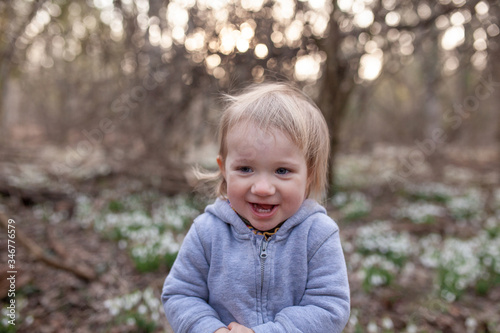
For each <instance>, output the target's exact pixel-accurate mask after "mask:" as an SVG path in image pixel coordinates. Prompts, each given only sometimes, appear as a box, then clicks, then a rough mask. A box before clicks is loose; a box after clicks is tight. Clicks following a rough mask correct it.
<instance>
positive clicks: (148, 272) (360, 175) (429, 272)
mask: <svg viewBox="0 0 500 333" xmlns="http://www.w3.org/2000/svg"><path fill="white" fill-rule="evenodd" d="M413 151H414V150H413ZM44 154H45V155H44ZM51 154H52V153H50V154H49V153H48V152H47V151H45V152H38V153H35V152H31V153H30V154H29V156H30V157H27V155H23V156H17V155H16V156H12V158H9V159H5V158H4V159H0V161H3V162H0V213H2V214H3V217H2V215H1V214H0V219H3V220H5V221H4V222H6V223H7V224H8V223H9V222H11V225H15V238H14V239H13V240H15V256H12V255H11V256H10V257H9V253H8V240H9V238H8V237H7V236H8V235H10V234H8V233H7V232H5V231H6V229H2V232H0V250H1V260H2V267H5V268H3V269H2V271H0V278H1V280H0V299H1V305H2V317H1V321H0V332H15V331H17V332H42V333H43V332H171V329H170V328H169V326H168V323H167V322H166V320H165V318H164V315H163V312H162V309H161V304H160V302H159V297H160V292H161V287H162V284H163V281H164V278H165V276H166V275H167V274H168V265H169V264H170V263H171V262H172V260H173V258H174V256H175V252H176V251H177V249H178V246H179V245H180V243H181V242H182V236H183V235H184V234H185V232H186V230H187V228H188V227H189V224H190V221H191V220H192V218H193V217H194V216H196V214H198V213H199V212H200V211H201V210H202V209H203V206H204V205H205V204H206V202H207V200H206V199H203V198H200V197H199V196H193V195H191V194H182V195H177V196H174V197H172V196H166V195H165V191H164V190H162V189H163V188H164V187H162V186H161V184H162V182H163V179H164V178H163V176H162V175H161V173H156V170H159V168H158V167H150V169H148V171H147V172H144V169H143V170H142V171H143V172H140V173H135V174H134V173H131V172H128V173H125V172H123V170H119V168H117V167H115V166H114V165H113V164H112V163H110V164H106V163H105V162H104V161H103V160H100V159H96V160H95V163H89V164H88V165H87V166H85V168H78V170H77V171H78V173H74V174H65V175H61V174H59V175H57V177H55V176H54V170H53V168H51V166H53V165H54V163H53V162H49V161H53V158H54V157H53V155H51ZM415 156H416V155H415V154H414V153H412V150H411V148H402V147H399V148H397V147H384V146H380V147H377V148H376V149H374V150H373V151H370V152H366V153H357V154H354V153H353V154H341V155H340V156H339V158H338V161H337V170H336V174H337V179H336V184H337V187H336V191H335V194H334V195H333V196H332V197H330V198H328V200H327V201H326V203H325V205H326V206H327V208H328V211H329V214H330V215H331V216H332V217H333V218H334V219H335V220H336V221H337V222H338V224H339V226H340V230H341V239H342V242H343V247H344V251H345V255H346V261H347V265H348V271H349V279H350V285H351V297H352V302H351V303H352V304H351V305H352V311H351V318H350V321H349V323H348V325H347V327H346V329H345V332H370V333H371V332H500V311H499V310H498V304H500V259H499V258H500V172H499V167H498V161H497V160H496V155H495V153H492V152H491V151H488V150H477V149H476V150H470V151H465V150H463V149H455V150H453V149H450V150H448V151H446V152H443V153H442V154H440V157H439V158H438V157H436V156H434V157H432V160H430V161H429V160H428V159H422V158H420V157H419V158H415ZM7 161H8V162H7ZM144 168H146V167H144ZM75 170H76V169H75ZM117 170H118V171H117ZM145 175H147V176H145ZM169 193H170V192H169ZM9 219H10V220H9ZM13 221H15V222H13ZM5 228H8V226H6V227H5ZM33 243H34V244H35V246H33V245H32V244H33ZM37 249H42V251H41V252H37ZM8 260H14V262H9V261H8ZM53 261H55V262H56V263H59V264H61V263H62V265H59V267H57V268H56V267H54V264H51V263H52V262H53ZM4 263H6V264H7V263H9V264H14V266H13V268H12V267H11V268H10V269H8V267H7V265H4ZM14 269H15V271H16V273H15V274H14V275H15V296H14V295H12V294H10V293H9V292H10V290H12V289H11V287H12V286H11V285H10V284H9V283H8V282H6V281H9V280H7V278H8V277H9V276H10V275H12V274H9V273H7V272H8V271H10V270H14ZM12 299H14V300H15V305H16V309H15V312H16V318H15V324H16V325H15V326H13V325H10V324H9V322H8V321H9V320H11V318H9V309H8V308H7V306H8V305H9V304H11V303H10V302H11V300H12Z"/></svg>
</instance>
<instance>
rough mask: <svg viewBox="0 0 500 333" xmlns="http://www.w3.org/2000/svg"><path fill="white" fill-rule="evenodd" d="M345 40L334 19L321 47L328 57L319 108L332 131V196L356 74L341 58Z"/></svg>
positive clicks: (330, 158) (330, 183) (329, 169)
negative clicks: (342, 136) (341, 44)
mask: <svg viewBox="0 0 500 333" xmlns="http://www.w3.org/2000/svg"><path fill="white" fill-rule="evenodd" d="M341 41H342V38H341V36H340V31H339V27H338V25H337V22H336V21H334V20H333V19H331V20H330V28H329V34H328V37H327V38H326V39H324V40H323V41H322V43H320V44H319V47H320V49H321V50H322V51H324V52H325V53H326V55H327V60H326V65H325V70H324V72H323V79H322V83H321V88H320V97H319V101H318V104H319V107H320V109H321V110H322V112H323V114H324V116H325V119H326V122H327V124H328V130H329V131H330V155H329V158H328V165H329V168H328V186H329V188H328V196H331V195H332V194H333V191H334V187H335V186H334V175H335V156H336V154H337V152H338V149H339V145H340V128H341V122H342V119H343V117H344V115H345V111H346V109H347V102H348V99H349V95H350V94H351V92H352V89H353V87H354V81H353V73H352V72H351V71H350V66H349V64H348V63H347V62H345V61H342V60H341V57H339V52H340V51H339V48H340V43H341Z"/></svg>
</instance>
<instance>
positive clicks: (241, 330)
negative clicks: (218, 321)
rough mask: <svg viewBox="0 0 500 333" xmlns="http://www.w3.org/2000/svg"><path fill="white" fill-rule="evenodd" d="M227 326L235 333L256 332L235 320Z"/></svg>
mask: <svg viewBox="0 0 500 333" xmlns="http://www.w3.org/2000/svg"><path fill="white" fill-rule="evenodd" d="M227 328H229V329H230V330H231V331H230V332H233V333H255V332H254V331H253V330H252V329H250V328H248V327H245V326H243V325H240V324H238V323H235V322H234V321H233V322H232V323H231V324H229V325H227Z"/></svg>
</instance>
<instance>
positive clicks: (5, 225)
mask: <svg viewBox="0 0 500 333" xmlns="http://www.w3.org/2000/svg"><path fill="white" fill-rule="evenodd" d="M499 15H500V2H499V1H498V0H481V1H478V0H472V1H465V0H439V1H434V2H432V1H425V0H338V1H329V0H273V1H267V0H253V1H250V0H241V1H240V0H213V1H208V0H198V1H197V0H171V1H160V0H149V1H148V0H86V1H84V0H81V1H69V0H17V1H14V0H11V1H8V0H4V1H1V2H0V133H1V135H0V221H1V222H2V223H1V225H2V232H1V233H0V246H1V247H0V251H1V256H2V267H6V268H5V269H2V271H1V272H0V277H1V278H2V279H1V281H0V298H1V302H2V307H3V310H2V318H1V322H0V332H15V331H19V332H33V331H35V332H90V331H98V332H164V331H167V332H169V331H170V329H169V326H168V323H167V322H166V320H165V319H164V315H163V313H162V310H161V307H160V304H159V295H160V291H161V285H162V283H163V279H164V278H165V276H166V275H167V273H168V269H169V267H170V265H171V264H172V262H173V260H174V259H175V255H176V253H177V251H178V248H179V246H180V244H181V243H182V238H183V235H184V234H185V233H186V231H187V229H188V228H189V225H190V223H191V222H192V219H193V218H194V217H195V216H196V215H197V214H199V213H200V212H201V211H203V208H204V206H205V205H206V204H207V203H208V202H211V200H213V198H210V197H209V195H208V194H207V193H206V192H202V193H199V192H196V191H193V189H194V186H195V185H196V182H195V180H194V177H193V175H192V172H191V170H192V167H193V166H194V165H199V166H202V167H204V168H207V169H213V168H216V166H217V165H216V163H215V157H216V154H217V149H218V147H217V146H216V133H215V131H216V126H217V120H218V117H219V115H220V112H221V109H222V104H221V95H222V94H224V93H235V92H238V91H239V90H240V89H241V88H243V87H245V86H247V85H248V84H250V83H254V82H264V81H293V82H294V83H295V84H296V85H297V86H298V87H300V88H301V89H302V90H303V91H304V92H305V93H306V94H307V95H309V96H311V98H313V99H314V100H315V101H316V103H317V104H318V106H319V107H320V108H321V110H322V111H323V113H324V115H325V118H326V120H327V122H328V126H329V128H330V134H331V147H332V151H331V172H330V177H329V179H330V184H331V186H330V191H329V193H328V196H327V198H326V199H325V201H324V204H325V206H326V207H327V208H328V211H329V213H330V215H331V216H332V217H333V218H334V219H335V220H336V221H338V223H339V225H340V227H341V236H342V240H343V244H344V251H345V253H346V259H347V263H348V269H349V274H350V281H351V288H352V315H351V319H350V322H349V324H348V326H347V328H346V332H424V331H425V332H437V331H441V332H500V329H499V327H500V315H499V313H498V310H495V309H496V307H497V306H498V302H499V301H500V259H499V258H500V112H499V104H500V37H499V35H500V23H499ZM9 219H10V220H9ZM10 221H15V227H16V229H15V230H16V232H15V236H16V237H15V242H16V243H15V246H16V247H15V256H12V253H10V252H8V250H9V248H8V240H9V238H8V235H10V233H8V231H9V230H11V229H9V222H10ZM10 225H11V226H12V225H14V223H12V222H11V223H10ZM4 231H5V232H4ZM9 254H10V255H11V256H10V257H9ZM8 260H14V263H12V262H10V261H8ZM3 263H5V266H4V264H3ZM7 263H9V265H10V264H14V265H15V268H16V271H17V273H16V284H15V295H12V294H11V293H10V292H9V291H10V290H11V289H9V288H10V284H9V283H8V280H7V279H6V278H7V277H8V275H7V271H8V266H7ZM11 299H15V303H16V315H17V317H16V319H15V320H16V325H15V326H14V325H12V324H11V323H9V320H12V318H10V317H9V311H10V310H9V309H8V308H7V306H8V305H9V304H11V303H10V302H11Z"/></svg>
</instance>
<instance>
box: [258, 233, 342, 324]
mask: <svg viewBox="0 0 500 333" xmlns="http://www.w3.org/2000/svg"><path fill="white" fill-rule="evenodd" d="M349 313H350V296H349V284H348V280H347V269H346V265H345V259H344V254H343V252H342V247H341V245H340V239H339V233H338V230H337V231H335V232H334V233H333V234H331V236H330V237H328V238H327V239H326V241H325V242H324V243H323V244H322V245H321V246H320V247H319V248H318V250H317V251H316V252H315V253H314V254H313V255H312V258H311V259H310V260H309V263H308V281H307V286H306V291H305V294H304V296H303V297H302V300H301V302H300V304H299V305H298V306H291V307H287V308H284V309H283V310H281V311H280V312H279V313H278V314H276V316H275V318H274V322H268V323H265V324H262V325H259V326H255V327H252V329H253V330H254V332H255V333H271V332H272V333H275V332H276V333H290V332H328V333H337V332H338V333H340V332H342V330H343V329H344V327H345V325H346V324H347V321H348V319H349Z"/></svg>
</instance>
